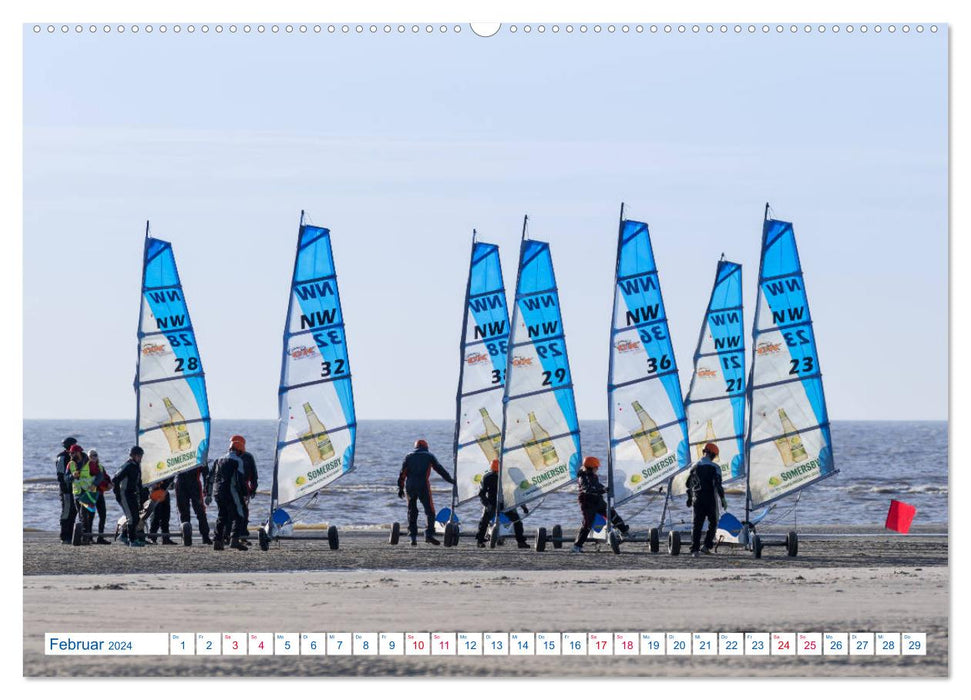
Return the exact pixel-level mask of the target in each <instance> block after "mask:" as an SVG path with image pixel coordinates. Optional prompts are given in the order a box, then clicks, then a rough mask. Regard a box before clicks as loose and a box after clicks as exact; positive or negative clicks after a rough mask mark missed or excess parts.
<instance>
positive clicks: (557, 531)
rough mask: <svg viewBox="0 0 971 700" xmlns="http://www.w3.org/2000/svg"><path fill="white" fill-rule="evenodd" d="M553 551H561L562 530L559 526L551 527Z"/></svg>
mask: <svg viewBox="0 0 971 700" xmlns="http://www.w3.org/2000/svg"><path fill="white" fill-rule="evenodd" d="M553 549H563V528H562V527H560V526H559V525H554V526H553Z"/></svg>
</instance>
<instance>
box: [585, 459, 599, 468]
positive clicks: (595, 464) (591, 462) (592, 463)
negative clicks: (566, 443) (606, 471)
mask: <svg viewBox="0 0 971 700" xmlns="http://www.w3.org/2000/svg"><path fill="white" fill-rule="evenodd" d="M583 466H584V467H586V468H587V469H600V460H599V459H597V458H596V457H584V458H583Z"/></svg>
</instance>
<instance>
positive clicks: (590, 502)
mask: <svg viewBox="0 0 971 700" xmlns="http://www.w3.org/2000/svg"><path fill="white" fill-rule="evenodd" d="M598 469H600V460H599V459H597V458H596V457H584V458H583V467H582V468H581V469H580V471H578V472H577V500H578V501H579V503H580V512H581V513H582V514H583V523H582V524H581V525H580V529H579V530H577V536H576V539H575V540H574V541H573V551H574V552H582V551H583V543H584V542H586V541H587V536H588V535H589V534H590V528H592V527H593V521H594V518H596V517H597V516H598V515H601V516H603V518H604V519H606V518H607V501H605V500H604V494H605V493H607V487H606V486H604V485H603V484H601V483H600V478H599V477H598V476H597V470H598ZM610 522H611V523H613V526H614V527H615V528H617V529H618V530H620V532H621V534H622V535H626V534H627V532H628V530H630V526H629V525H627V524H626V523H625V522H624V519H623V518H621V517H620V514H619V513H618V512H617V511H616V510H615V511H612V512H611V514H610Z"/></svg>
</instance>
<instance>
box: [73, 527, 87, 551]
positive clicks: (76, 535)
mask: <svg viewBox="0 0 971 700" xmlns="http://www.w3.org/2000/svg"><path fill="white" fill-rule="evenodd" d="M83 541H84V526H83V525H81V523H74V532H73V534H72V535H71V544H73V545H74V546H75V547H80V546H81V543H82V542H83Z"/></svg>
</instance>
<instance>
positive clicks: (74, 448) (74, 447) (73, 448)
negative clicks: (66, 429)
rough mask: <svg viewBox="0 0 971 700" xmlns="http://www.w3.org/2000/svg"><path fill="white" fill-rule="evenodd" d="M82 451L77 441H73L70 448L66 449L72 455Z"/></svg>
mask: <svg viewBox="0 0 971 700" xmlns="http://www.w3.org/2000/svg"><path fill="white" fill-rule="evenodd" d="M83 451H84V450H82V449H81V446H80V445H79V444H77V443H74V444H73V445H71V447H70V449H68V452H70V453H71V454H72V455H73V454H74V453H76V452H83Z"/></svg>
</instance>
